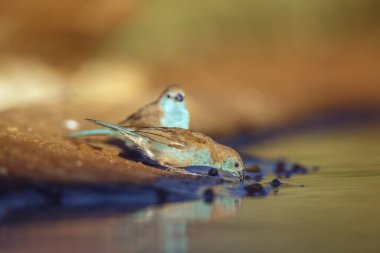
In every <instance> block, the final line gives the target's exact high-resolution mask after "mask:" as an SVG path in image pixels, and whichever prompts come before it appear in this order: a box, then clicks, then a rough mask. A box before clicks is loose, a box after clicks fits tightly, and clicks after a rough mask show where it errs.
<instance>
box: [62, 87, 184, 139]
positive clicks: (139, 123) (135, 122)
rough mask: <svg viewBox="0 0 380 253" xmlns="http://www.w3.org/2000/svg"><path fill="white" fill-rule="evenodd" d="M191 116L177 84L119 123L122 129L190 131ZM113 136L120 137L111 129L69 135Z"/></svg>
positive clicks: (182, 91)
mask: <svg viewBox="0 0 380 253" xmlns="http://www.w3.org/2000/svg"><path fill="white" fill-rule="evenodd" d="M189 124H190V115H189V111H188V110H187V107H186V101H185V92H184V90H183V89H182V88H181V87H180V86H179V85H176V84H173V85H170V86H169V87H167V88H166V89H165V90H164V91H163V92H162V93H161V95H160V97H159V98H158V99H157V100H156V101H153V102H152V103H149V104H147V105H145V106H143V107H142V108H140V109H139V110H138V111H136V112H135V113H133V114H132V115H130V116H128V117H127V118H125V119H124V120H123V121H121V122H120V123H118V125H119V126H122V127H179V128H185V129H189ZM89 135H111V136H114V137H119V134H118V132H117V131H114V130H112V129H109V128H102V129H92V130H84V131H80V132H73V133H69V134H68V135H67V136H69V137H83V136H89Z"/></svg>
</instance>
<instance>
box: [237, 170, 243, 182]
mask: <svg viewBox="0 0 380 253" xmlns="http://www.w3.org/2000/svg"><path fill="white" fill-rule="evenodd" d="M238 174H239V178H240V181H244V170H242V171H238Z"/></svg>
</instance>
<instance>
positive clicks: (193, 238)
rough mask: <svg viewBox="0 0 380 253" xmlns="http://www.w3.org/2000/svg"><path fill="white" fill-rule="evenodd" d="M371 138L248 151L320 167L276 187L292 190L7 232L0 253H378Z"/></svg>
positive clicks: (303, 140) (376, 173)
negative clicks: (264, 195) (285, 184)
mask: <svg viewBox="0 0 380 253" xmlns="http://www.w3.org/2000/svg"><path fill="white" fill-rule="evenodd" d="M379 130H380V128H379V127H376V126H371V127H360V128H345V129H342V128H339V129H336V128H334V129H328V130H320V131H313V132H303V133H297V134H292V135H287V136H284V137H281V138H277V139H274V140H271V141H267V142H262V143H260V145H254V146H253V147H249V148H247V149H246V152H248V153H250V154H254V155H255V156H260V157H264V158H268V159H278V158H286V159H287V160H289V161H293V162H294V161H296V162H301V163H303V164H305V165H306V166H309V167H311V166H314V165H318V166H319V167H320V170H319V171H317V172H313V173H308V174H305V175H298V176H294V177H291V178H290V179H281V180H282V181H284V182H286V183H288V184H289V185H290V186H288V187H281V188H280V190H279V192H278V193H277V194H275V193H274V192H271V193H270V194H269V195H268V196H266V197H246V198H240V197H233V196H227V195H225V196H223V197H220V198H217V199H216V200H214V201H213V202H212V203H207V202H205V201H203V200H197V201H190V202H181V203H170V204H163V205H160V206H155V207H148V208H144V209H141V210H139V211H136V212H130V213H118V214H101V215H97V216H94V215H91V216H89V217H86V214H85V213H82V214H81V215H78V217H77V218H75V217H69V218H61V219H45V220H39V219H37V220H31V221H26V222H21V223H16V224H7V223H5V224H2V225H1V227H0V248H1V252H26V249H27V252H91V253H97V252H112V253H117V252H176V253H181V252H219V253H220V252H289V253H290V252H291V253H293V252H324V253H326V252H380V240H379V239H378V238H379V235H380V218H379V209H380V145H379V142H380V131H379ZM273 178H274V176H270V175H269V176H266V178H265V180H264V182H268V181H270V180H271V179H273ZM297 185H305V187H296V186H297Z"/></svg>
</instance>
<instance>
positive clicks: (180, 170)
mask: <svg viewBox="0 0 380 253" xmlns="http://www.w3.org/2000/svg"><path fill="white" fill-rule="evenodd" d="M164 166H165V167H166V170H167V171H170V172H175V173H180V174H184V175H191V176H199V175H198V174H196V173H192V172H189V171H187V170H185V169H182V168H176V167H173V166H169V165H164Z"/></svg>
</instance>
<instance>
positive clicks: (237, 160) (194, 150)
mask: <svg viewBox="0 0 380 253" xmlns="http://www.w3.org/2000/svg"><path fill="white" fill-rule="evenodd" d="M86 120H88V121H90V122H92V123H94V124H97V125H101V126H103V127H107V128H109V129H112V130H114V131H117V132H118V133H119V134H120V135H122V136H123V138H125V139H128V140H129V141H130V142H132V143H133V144H134V146H135V147H136V149H137V150H138V151H139V152H140V153H141V154H142V155H143V156H145V157H147V158H149V159H150V160H152V161H155V162H156V163H158V164H159V165H161V166H164V167H166V168H168V170H170V171H173V172H180V173H186V174H191V173H189V172H187V171H186V170H184V168H186V167H190V166H205V167H211V168H215V169H218V170H221V171H226V172H228V173H231V174H232V175H234V176H238V177H239V178H240V180H244V170H243V169H244V165H243V161H242V159H241V157H240V155H239V154H238V153H237V152H236V151H235V150H233V149H232V148H229V147H226V146H223V145H221V144H219V143H216V142H215V141H213V140H212V139H211V138H210V137H208V136H206V135H204V134H202V133H198V132H194V131H191V130H188V129H183V128H169V127H145V128H132V127H127V128H124V127H121V126H119V125H114V124H110V123H106V122H103V121H99V120H94V119H86Z"/></svg>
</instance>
